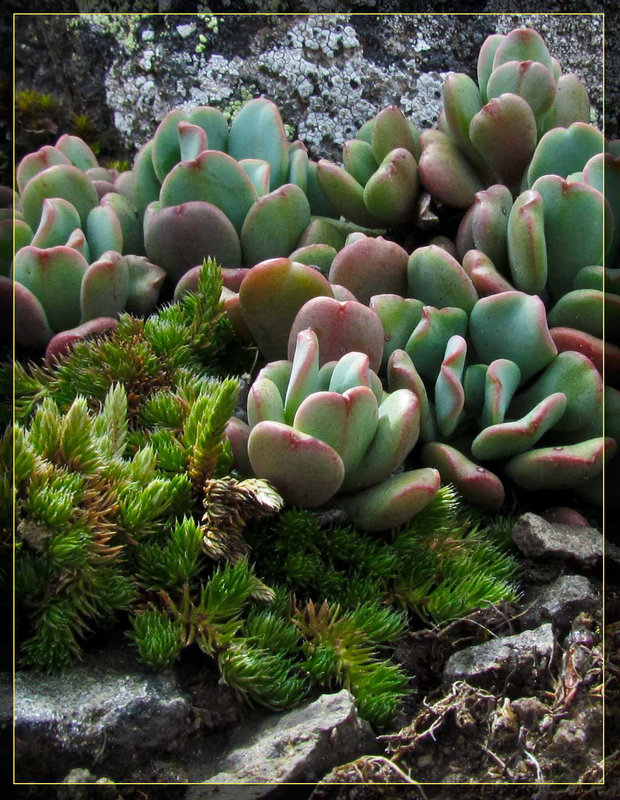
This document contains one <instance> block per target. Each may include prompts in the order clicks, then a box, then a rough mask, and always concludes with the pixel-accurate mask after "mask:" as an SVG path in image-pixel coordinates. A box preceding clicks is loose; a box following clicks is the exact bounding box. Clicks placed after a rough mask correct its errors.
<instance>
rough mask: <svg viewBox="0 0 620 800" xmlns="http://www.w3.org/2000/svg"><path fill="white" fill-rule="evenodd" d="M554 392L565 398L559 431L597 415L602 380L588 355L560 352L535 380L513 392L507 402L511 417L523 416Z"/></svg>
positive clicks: (575, 427)
mask: <svg viewBox="0 0 620 800" xmlns="http://www.w3.org/2000/svg"><path fill="white" fill-rule="evenodd" d="M555 392H563V393H564V394H565V395H566V399H567V401H568V404H567V407H566V411H565V412H564V414H563V416H562V419H561V420H560V421H559V422H558V423H557V426H556V427H557V429H558V430H561V431H579V430H583V429H584V427H586V426H587V425H589V424H591V422H592V420H596V419H598V418H599V416H600V412H601V408H602V403H603V381H602V380H601V376H600V375H599V373H598V371H597V370H596V367H595V366H594V364H593V363H592V362H591V361H590V359H589V358H586V356H584V355H582V354H581V353H576V352H574V351H566V352H564V353H560V354H559V355H558V356H557V357H556V358H554V359H553V361H552V362H551V363H550V364H549V366H548V367H547V368H546V369H545V371H544V372H542V373H541V375H540V376H539V377H538V378H537V379H536V381H535V382H534V383H533V384H531V385H530V386H528V388H527V389H526V390H525V391H523V392H521V393H520V394H517V395H515V397H514V400H513V402H512V403H511V405H510V409H509V414H510V416H512V417H522V416H524V415H525V414H527V413H528V412H529V411H531V410H532V408H534V406H535V405H536V404H537V403H540V401H541V400H543V399H544V398H545V397H549V395H551V394H553V393H555Z"/></svg>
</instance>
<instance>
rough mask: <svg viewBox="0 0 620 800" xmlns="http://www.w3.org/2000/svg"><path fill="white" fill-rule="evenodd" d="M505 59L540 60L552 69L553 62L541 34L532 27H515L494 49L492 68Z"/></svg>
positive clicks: (502, 62) (505, 60) (499, 64)
mask: <svg viewBox="0 0 620 800" xmlns="http://www.w3.org/2000/svg"><path fill="white" fill-rule="evenodd" d="M507 61H540V63H541V64H544V65H545V67H547V69H548V70H551V71H553V62H552V60H551V55H550V53H549V50H548V49H547V45H546V44H545V42H544V39H543V38H542V36H541V35H540V34H539V33H538V32H537V31H535V30H534V29H533V28H515V29H514V30H512V31H510V33H509V34H508V35H507V36H506V37H505V39H504V40H503V41H502V42H500V44H499V46H498V48H497V50H496V51H495V58H494V59H493V69H494V70H495V69H497V68H498V67H500V66H501V65H502V64H505V63H506V62H507Z"/></svg>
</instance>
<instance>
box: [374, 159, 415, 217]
mask: <svg viewBox="0 0 620 800" xmlns="http://www.w3.org/2000/svg"><path fill="white" fill-rule="evenodd" d="M418 190H419V181H418V165H417V163H416V160H415V158H414V157H413V156H412V155H411V153H410V152H409V150H405V149H404V148H402V147H400V148H397V149H396V150H391V151H390V152H389V153H388V154H387V155H386V156H385V158H384V159H383V161H382V162H381V164H379V168H378V169H377V171H376V172H375V173H374V174H373V175H372V176H371V177H370V178H369V179H368V182H367V183H366V186H365V187H364V203H365V204H366V208H367V209H368V210H369V211H370V213H371V214H373V215H374V216H375V217H376V219H378V220H379V221H380V222H381V223H382V224H385V225H401V224H403V223H405V222H411V221H412V220H413V219H414V217H415V214H416V200H417V197H418Z"/></svg>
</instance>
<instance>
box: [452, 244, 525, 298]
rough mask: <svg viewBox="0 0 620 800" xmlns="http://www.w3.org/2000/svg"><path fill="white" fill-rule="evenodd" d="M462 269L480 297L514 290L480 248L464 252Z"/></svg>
mask: <svg viewBox="0 0 620 800" xmlns="http://www.w3.org/2000/svg"><path fill="white" fill-rule="evenodd" d="M463 269H464V270H465V273H466V274H467V275H469V277H470V279H471V282H472V283H473V285H474V289H475V290H476V291H477V292H478V295H479V296H480V297H488V296H489V295H492V294H500V293H501V292H512V291H514V286H512V284H510V283H508V281H507V280H506V278H504V276H503V275H500V273H499V272H498V271H497V270H496V269H495V265H494V264H493V262H492V261H491V259H490V258H489V257H488V256H487V255H485V253H483V252H482V251H481V250H468V251H467V252H466V253H465V255H464V256H463Z"/></svg>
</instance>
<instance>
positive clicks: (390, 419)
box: [342, 389, 420, 491]
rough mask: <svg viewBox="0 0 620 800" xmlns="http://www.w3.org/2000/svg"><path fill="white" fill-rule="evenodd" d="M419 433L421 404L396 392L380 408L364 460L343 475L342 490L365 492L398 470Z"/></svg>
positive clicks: (406, 394) (403, 390)
mask: <svg viewBox="0 0 620 800" xmlns="http://www.w3.org/2000/svg"><path fill="white" fill-rule="evenodd" d="M419 432H420V403H419V401H418V399H417V397H416V396H415V395H414V394H412V392H410V391H408V390H407V389H397V390H396V391H395V392H392V393H391V394H389V395H388V396H387V397H386V398H385V400H384V401H383V402H382V403H381V405H380V406H379V414H378V420H377V429H376V431H375V435H374V437H373V439H372V441H371V443H370V445H369V446H368V449H367V450H366V452H365V454H364V456H363V457H362V458H361V460H360V462H359V464H358V465H357V466H356V467H355V469H350V470H349V472H348V473H347V474H346V476H345V479H344V482H343V485H342V489H343V491H353V490H357V489H365V488H366V487H368V486H372V485H373V484H374V483H378V482H379V481H382V480H384V479H385V478H387V477H388V475H391V474H392V473H393V472H394V471H395V470H397V469H398V468H399V467H400V466H401V464H402V463H403V461H404V460H405V458H406V457H407V455H408V454H409V453H410V452H411V450H412V449H413V447H414V446H415V444H416V442H417V441H418V435H419Z"/></svg>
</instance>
